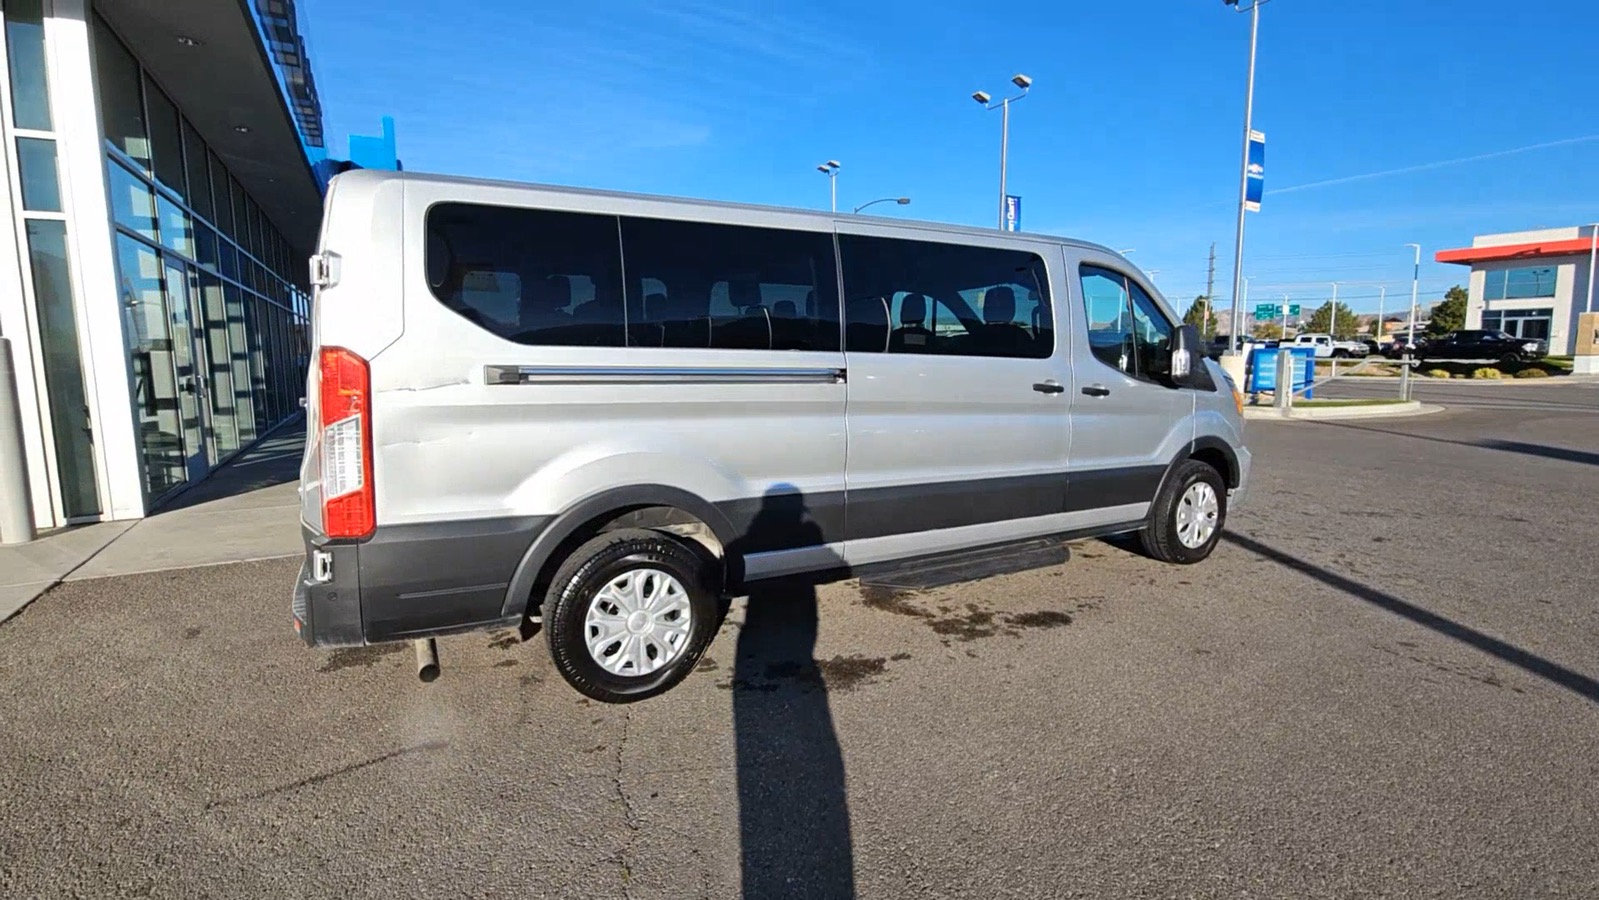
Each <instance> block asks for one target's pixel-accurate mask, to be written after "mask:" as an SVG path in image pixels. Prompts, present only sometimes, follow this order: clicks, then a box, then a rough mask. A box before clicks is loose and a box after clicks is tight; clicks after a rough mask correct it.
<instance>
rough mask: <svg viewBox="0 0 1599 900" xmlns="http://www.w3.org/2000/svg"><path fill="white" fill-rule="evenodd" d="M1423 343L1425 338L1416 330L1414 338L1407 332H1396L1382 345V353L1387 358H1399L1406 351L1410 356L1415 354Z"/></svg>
mask: <svg viewBox="0 0 1599 900" xmlns="http://www.w3.org/2000/svg"><path fill="white" fill-rule="evenodd" d="M1424 343H1426V338H1425V337H1424V336H1423V335H1422V333H1421V332H1419V331H1418V332H1416V337H1415V339H1414V340H1412V339H1411V337H1410V335H1408V334H1396V335H1394V339H1393V340H1391V341H1389V342H1388V343H1386V344H1384V345H1383V348H1382V355H1383V356H1386V357H1388V358H1389V359H1401V358H1403V357H1404V355H1405V353H1406V352H1407V351H1408V352H1409V353H1410V355H1411V356H1415V355H1416V354H1417V353H1418V352H1419V351H1420V349H1421V345H1422V344H1424Z"/></svg>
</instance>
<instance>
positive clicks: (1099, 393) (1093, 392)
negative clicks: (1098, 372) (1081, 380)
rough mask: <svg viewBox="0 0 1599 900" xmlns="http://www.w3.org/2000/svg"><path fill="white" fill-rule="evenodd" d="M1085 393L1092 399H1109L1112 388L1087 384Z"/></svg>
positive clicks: (1084, 388) (1084, 386)
mask: <svg viewBox="0 0 1599 900" xmlns="http://www.w3.org/2000/svg"><path fill="white" fill-rule="evenodd" d="M1083 393H1085V394H1087V395H1088V396H1090V397H1109V396H1110V388H1108V387H1105V386H1104V385H1102V384H1085V385H1083Z"/></svg>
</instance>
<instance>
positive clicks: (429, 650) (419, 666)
mask: <svg viewBox="0 0 1599 900" xmlns="http://www.w3.org/2000/svg"><path fill="white" fill-rule="evenodd" d="M411 646H412V647H414V648H416V677H417V678H420V679H422V681H424V682H431V681H436V680H438V677H439V647H438V644H436V643H434V641H433V638H422V639H421V640H416V641H412V642H411Z"/></svg>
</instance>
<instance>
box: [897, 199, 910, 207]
mask: <svg viewBox="0 0 1599 900" xmlns="http://www.w3.org/2000/svg"><path fill="white" fill-rule="evenodd" d="M894 202H895V203H898V204H899V205H900V206H906V205H908V204H909V203H910V202H911V198H909V197H899V198H896V199H895V200H894Z"/></svg>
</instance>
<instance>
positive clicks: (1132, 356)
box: [293, 171, 1250, 702]
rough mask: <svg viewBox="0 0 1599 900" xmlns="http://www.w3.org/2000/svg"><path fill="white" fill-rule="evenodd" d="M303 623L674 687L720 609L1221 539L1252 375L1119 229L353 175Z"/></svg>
mask: <svg viewBox="0 0 1599 900" xmlns="http://www.w3.org/2000/svg"><path fill="white" fill-rule="evenodd" d="M311 265H312V274H313V278H312V280H313V282H314V284H315V285H316V289H315V300H314V303H313V310H312V313H313V315H312V328H313V335H312V339H313V342H314V354H313V358H312V362H311V367H310V372H309V376H308V390H307V397H308V400H307V408H308V417H309V420H308V434H309V438H308V441H307V447H306V452H305V459H304V464H303V468H302V472H301V489H300V490H301V517H302V520H303V529H304V535H305V545H306V559H305V565H304V568H303V571H302V573H301V576H300V578H299V583H298V585H297V588H296V591H295V594H294V601H293V614H294V627H295V629H296V631H298V633H299V634H300V635H301V637H302V638H303V639H304V640H305V641H306V642H307V643H308V644H311V645H313V646H319V647H330V646H347V645H358V644H365V643H374V642H381V641H399V640H413V639H421V638H429V637H433V636H438V635H444V634H450V633H455V632H462V631H469V630H474V629H487V628H500V627H508V626H509V627H522V628H524V629H526V630H531V629H534V628H539V627H541V628H542V630H543V631H544V633H545V635H546V638H547V640H548V643H549V649H550V652H551V654H552V656H553V658H554V661H555V664H556V666H557V668H558V669H559V670H560V672H561V674H562V675H563V676H564V677H565V678H566V679H567V681H568V682H569V683H570V684H571V685H572V686H573V687H574V688H576V689H577V690H579V691H581V692H582V693H584V694H586V695H588V696H590V697H593V698H596V699H599V700H604V701H611V702H622V701H629V700H636V699H640V698H643V697H647V696H651V695H654V694H658V693H660V692H662V691H664V690H666V689H668V688H670V687H671V686H672V685H674V684H676V683H677V682H678V681H680V680H681V679H682V678H683V677H684V676H685V674H686V673H687V672H688V671H689V670H690V669H692V668H693V666H694V664H695V662H696V661H697V660H698V659H699V657H700V655H701V654H702V653H703V651H704V650H705V647H706V645H707V643H708V642H709V641H710V640H711V637H712V635H713V634H714V633H715V631H716V629H717V627H718V625H719V622H718V613H719V610H720V609H721V608H722V606H721V604H720V600H721V598H722V597H724V596H729V595H736V594H737V593H738V592H739V591H740V590H741V588H742V587H743V586H744V585H746V584H748V583H751V582H754V581H758V580H761V579H769V578H777V577H784V576H800V575H804V576H807V577H813V578H815V577H823V576H828V575H842V574H848V573H854V572H860V571H862V570H863V569H868V568H870V567H872V566H874V565H877V564H884V563H894V562H901V561H905V560H913V559H916V558H919V557H936V556H938V555H940V554H947V553H950V552H953V551H969V550H972V549H973V548H981V547H988V546H997V545H1003V544H1006V543H1008V542H1016V541H1021V540H1028V539H1034V538H1037V537H1040V536H1055V535H1061V536H1088V535H1107V534H1115V533H1122V532H1140V533H1141V535H1142V543H1143V546H1144V548H1145V549H1146V551H1147V552H1148V554H1149V555H1150V556H1152V557H1154V558H1156V559H1159V560H1164V561H1167V562H1173V563H1193V562H1197V561H1199V560H1202V559H1204V558H1205V557H1206V556H1208V555H1209V554H1210V552H1211V549H1212V548H1213V547H1214V546H1215V544H1216V541H1217V540H1218V538H1219V535H1220V532H1221V529H1222V527H1223V524H1224V522H1225V520H1226V516H1227V512H1228V509H1229V507H1230V506H1231V505H1232V504H1236V503H1237V502H1238V501H1239V499H1240V496H1241V494H1242V492H1243V490H1244V486H1245V484H1246V482H1247V479H1248V475H1249V463H1250V456H1249V452H1248V451H1247V450H1246V449H1245V447H1244V442H1243V429H1242V421H1241V418H1242V417H1241V406H1240V403H1241V401H1240V399H1239V395H1238V394H1237V392H1236V390H1235V389H1234V387H1233V385H1232V384H1231V383H1230V382H1229V381H1228V380H1227V379H1226V377H1225V376H1224V375H1223V373H1222V371H1221V369H1220V367H1219V366H1216V365H1215V364H1214V363H1212V362H1210V361H1209V360H1208V359H1206V358H1205V354H1204V352H1203V348H1202V346H1201V344H1200V338H1199V335H1198V333H1197V332H1196V331H1195V330H1194V329H1193V328H1192V327H1179V321H1180V320H1179V319H1177V318H1176V317H1175V316H1173V314H1172V311H1171V309H1170V308H1169V307H1168V306H1167V305H1166V303H1165V302H1164V301H1163V300H1162V299H1161V297H1160V295H1159V293H1158V292H1156V291H1155V289H1154V288H1153V286H1152V285H1151V284H1150V283H1149V281H1148V280H1147V279H1146V278H1145V277H1144V276H1143V275H1142V274H1141V273H1140V272H1139V271H1138V270H1137V269H1136V268H1134V267H1133V266H1131V265H1130V264H1129V263H1128V262H1127V260H1125V259H1123V258H1122V257H1120V256H1119V255H1117V254H1116V253H1113V252H1111V251H1109V250H1106V249H1105V248H1103V247H1099V246H1096V245H1094V244H1088V243H1083V242H1079V241H1074V240H1064V239H1059V238H1050V237H1043V236H1037V235H1026V234H1015V233H1005V232H1000V231H994V230H980V229H973V228H962V227H954V226H948V225H938V224H932V223H918V222H906V221H902V220H886V219H876V218H870V217H862V216H852V215H837V214H826V213H814V212H805V211H799V210H789V209H771V208H762V207H754V206H742V205H734V204H726V203H707V202H694V201H685V200H675V199H666V198H659V197H644V196H633V195H624V194H613V193H602V192H595V191H580V190H567V189H556V188H547V187H535V186H527V185H518V184H507V183H497V182H491V181H479V180H469V179H462V178H450V177H437V176H429V175H419V174H414V173H394V172H370V171H354V172H348V173H345V174H342V175H339V176H338V177H336V178H335V179H334V180H333V183H332V186H331V188H330V189H329V191H328V195H327V200H326V209H325V216H324V220H323V224H322V233H321V239H320V242H319V245H318V248H317V254H316V256H315V257H313V259H312V261H311Z"/></svg>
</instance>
